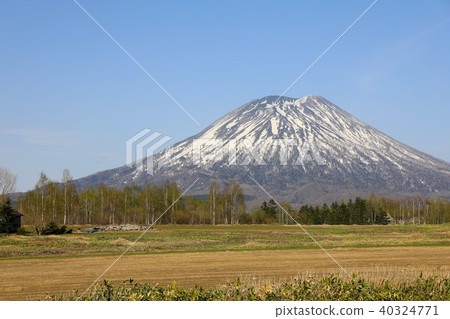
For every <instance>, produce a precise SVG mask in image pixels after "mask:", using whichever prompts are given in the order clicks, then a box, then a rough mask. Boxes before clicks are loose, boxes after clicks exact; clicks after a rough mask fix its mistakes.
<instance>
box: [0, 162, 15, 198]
mask: <svg viewBox="0 0 450 319" xmlns="http://www.w3.org/2000/svg"><path fill="white" fill-rule="evenodd" d="M16 182H17V176H16V175H14V174H13V173H12V172H11V171H10V170H8V169H6V168H1V167H0V202H2V201H3V200H4V198H5V197H6V195H7V194H10V193H12V192H14V190H15V189H16Z"/></svg>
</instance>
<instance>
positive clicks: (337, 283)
mask: <svg viewBox="0 0 450 319" xmlns="http://www.w3.org/2000/svg"><path fill="white" fill-rule="evenodd" d="M354 279H355V281H352V280H349V279H348V280H346V279H342V278H340V277H338V276H335V275H329V276H326V277H323V278H319V279H315V278H311V279H293V280H290V281H280V282H276V283H273V284H267V283H263V284H252V283H248V282H243V281H241V280H240V279H237V280H236V281H234V282H229V283H227V284H226V285H224V286H222V287H220V288H216V289H203V288H202V287H201V286H200V285H196V287H195V288H183V287H179V286H177V285H176V284H172V285H170V286H166V287H160V286H159V285H157V284H156V285H153V284H148V283H146V284H139V283H134V282H133V281H132V280H130V281H128V282H125V283H123V284H122V285H119V286H115V285H114V284H112V283H111V282H108V281H104V282H103V283H101V284H99V285H97V286H96V287H95V289H94V290H93V291H92V292H90V293H89V294H87V295H85V296H83V297H82V298H81V300H96V301H100V300H101V301H114V300H117V301H118V300H141V301H168V300H172V301H185V300H192V301H201V300H202V301H208V300H223V301H231V300H237V301H244V300H245V301H251V300H260V301H273V300H283V301H284V300H292V301H296V300H339V301H351V300H372V298H373V299H374V300H391V301H406V300H430V301H432V300H450V278H449V277H434V276H433V277H427V278H423V277H422V276H421V275H420V276H419V277H418V278H416V279H414V280H411V281H409V282H400V283H393V282H390V281H383V282H381V283H374V282H368V281H365V280H364V279H357V278H356V276H355V277H354ZM362 288H364V289H362ZM364 290H365V291H366V292H368V293H369V294H370V296H369V295H367V293H366V292H365V291H364ZM78 296H79V295H75V296H70V297H65V296H53V297H50V298H49V299H51V300H76V299H77V298H78Z"/></svg>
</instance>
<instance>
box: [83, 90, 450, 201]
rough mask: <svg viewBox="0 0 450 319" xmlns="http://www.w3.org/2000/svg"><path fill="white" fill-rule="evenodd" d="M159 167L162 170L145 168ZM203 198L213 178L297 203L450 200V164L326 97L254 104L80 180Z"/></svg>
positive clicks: (276, 99)
mask: <svg viewBox="0 0 450 319" xmlns="http://www.w3.org/2000/svg"><path fill="white" fill-rule="evenodd" d="M150 160H151V161H152V163H153V165H154V167H155V171H154V172H152V173H153V175H149V174H147V173H146V171H145V170H144V169H143V168H144V167H145V165H146V164H147V165H148V161H150ZM162 163H164V165H162ZM197 177H200V181H199V183H197V184H196V187H195V189H196V191H197V193H199V194H200V193H207V187H208V185H209V183H210V182H211V181H213V180H222V181H225V180H228V179H230V178H235V179H237V180H238V182H240V183H242V184H243V185H244V188H245V190H246V191H247V193H249V194H252V195H253V196H256V198H258V200H259V197H261V198H262V197H264V196H263V195H264V194H263V193H261V192H260V191H259V190H258V187H257V186H256V185H255V183H254V181H253V178H254V179H255V180H256V181H257V182H258V183H259V184H261V185H263V186H264V187H265V188H266V189H267V190H268V191H269V192H270V193H271V194H272V195H273V196H276V197H277V198H278V199H280V200H284V201H289V202H291V203H297V204H300V203H318V202H321V201H331V200H340V199H346V198H351V197H354V196H368V195H369V194H370V193H371V192H374V193H376V194H380V195H390V196H401V195H410V194H421V195H430V194H433V193H436V194H438V195H440V196H448V195H449V194H450V164H449V163H447V162H445V161H442V160H439V159H436V158H434V157H432V156H430V155H427V154H425V153H422V152H420V151H418V150H415V149H413V148H411V147H409V146H407V145H405V144H403V143H401V142H398V141H396V140H395V139H393V138H391V137H389V136H387V135H386V134H383V133H382V132H380V131H378V130H377V129H375V128H373V127H371V126H370V125H368V124H366V123H364V122H362V121H360V120H358V119H357V118H355V117H353V116H352V115H351V114H349V113H347V112H345V111H344V110H342V109H341V108H339V107H338V106H336V105H334V104H333V103H331V102H330V101H328V100H326V99H325V98H323V97H320V96H305V97H302V98H299V99H296V98H289V97H280V96H267V97H264V98H262V99H256V100H252V101H250V102H249V103H247V104H244V105H243V106H241V107H239V108H237V109H236V110H234V111H232V112H230V113H228V114H226V115H225V116H223V117H222V118H220V119H218V120H217V121H215V122H214V123H213V124H211V125H210V126H208V127H207V128H206V129H204V130H203V131H201V132H200V133H198V134H196V135H194V136H192V137H190V138H188V139H186V140H184V141H181V142H179V143H177V144H175V145H174V146H172V147H170V148H169V149H167V150H165V151H162V152H160V153H158V154H156V155H155V156H152V157H151V158H149V159H148V160H144V161H143V162H142V161H141V162H138V163H136V165H134V166H133V167H127V166H123V167H119V168H116V169H112V170H108V171H104V172H100V173H97V174H94V175H91V176H88V177H85V178H83V179H80V180H78V181H77V183H78V184H79V185H80V186H85V187H86V186H88V185H92V184H94V185H95V184H99V183H105V184H106V185H109V186H116V187H123V186H125V185H130V184H133V183H134V184H144V183H145V182H146V181H149V182H151V183H152V182H154V183H162V182H164V181H165V180H167V179H169V180H173V181H176V182H178V183H179V185H180V187H187V186H188V185H189V184H190V183H192V182H193V181H194V180H195V179H196V178H197Z"/></svg>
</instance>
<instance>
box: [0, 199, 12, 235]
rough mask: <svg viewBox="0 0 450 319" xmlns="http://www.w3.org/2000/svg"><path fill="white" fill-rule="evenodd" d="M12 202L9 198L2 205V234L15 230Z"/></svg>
mask: <svg viewBox="0 0 450 319" xmlns="http://www.w3.org/2000/svg"><path fill="white" fill-rule="evenodd" d="M13 211H14V210H13V208H12V206H11V201H10V199H9V198H7V199H6V200H5V201H3V202H2V203H1V204H0V233H11V232H13V230H14V226H13V221H14V216H13V215H12V214H11V213H12V212H13Z"/></svg>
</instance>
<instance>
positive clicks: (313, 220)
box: [298, 197, 391, 225]
mask: <svg viewBox="0 0 450 319" xmlns="http://www.w3.org/2000/svg"><path fill="white" fill-rule="evenodd" d="M298 221H299V222H300V223H303V224H328V225H353V224H356V225H373V224H380V225H387V224H389V223H390V222H391V218H390V217H389V215H388V213H387V212H386V211H384V210H383V209H382V208H380V207H376V206H374V205H373V204H372V203H371V201H370V200H365V199H361V198H359V197H356V199H355V200H354V201H352V200H349V201H348V202H347V203H344V202H341V203H340V204H338V203H337V202H333V203H332V204H331V205H330V206H328V205H327V204H324V205H323V206H321V207H319V206H316V207H312V206H306V205H305V206H302V207H301V208H300V211H299V213H298Z"/></svg>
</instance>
